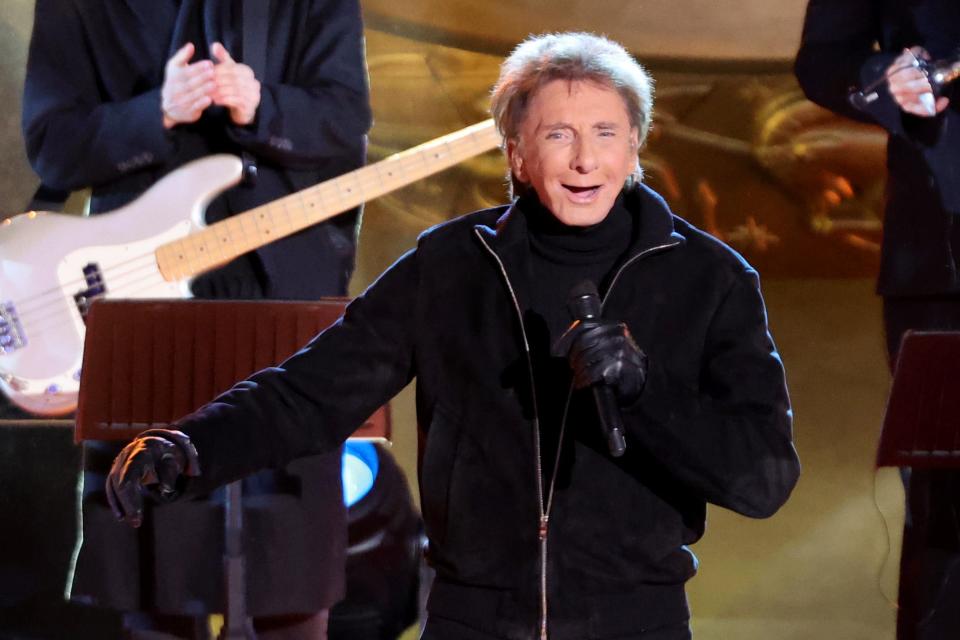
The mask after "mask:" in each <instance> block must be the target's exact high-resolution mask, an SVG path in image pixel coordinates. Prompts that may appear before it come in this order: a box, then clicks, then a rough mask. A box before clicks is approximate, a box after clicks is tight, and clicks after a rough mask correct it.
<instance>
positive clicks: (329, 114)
mask: <svg viewBox="0 0 960 640" xmlns="http://www.w3.org/2000/svg"><path fill="white" fill-rule="evenodd" d="M257 4H259V6H261V7H264V6H266V7H268V8H266V9H264V11H265V12H266V13H265V15H263V16H261V17H260V20H259V21H257V22H256V23H254V21H252V20H251V21H249V22H245V20H244V14H245V12H246V11H248V10H250V9H251V7H253V8H256V6H257ZM253 60H262V68H257V69H256V70H255V69H254V68H253V67H252V66H251V65H253V64H254V62H252V61H253ZM257 66H258V67H259V66H260V65H257ZM370 125H371V111H370V106H369V89H368V81H367V72H366V64H365V59H364V45H363V25H362V19H361V14H360V7H359V3H358V2H357V0H295V1H294V0H289V1H288V0H285V1H284V2H273V3H269V5H266V4H265V3H251V2H249V0H247V1H244V0H160V1H157V0H108V1H104V2H81V1H80V0H38V1H37V4H36V14H35V22H34V28H33V34H32V38H31V42H30V53H29V60H28V65H27V74H26V83H25V91H24V103H23V132H24V136H25V140H26V147H27V153H28V156H29V159H30V161H31V164H32V165H33V167H34V169H35V171H36V172H37V174H38V175H39V176H40V177H41V179H42V180H43V182H44V184H46V185H48V186H49V187H51V188H55V189H63V190H74V189H81V188H87V187H89V188H90V189H91V200H90V211H91V212H92V213H100V212H105V211H110V210H112V209H116V208H117V207H119V206H121V205H125V204H127V203H129V202H130V201H132V200H133V199H135V198H136V197H137V196H138V195H140V194H141V193H142V192H143V191H144V190H146V189H147V188H148V187H150V186H151V185H153V184H154V183H155V182H156V181H157V180H158V179H159V178H160V177H162V176H164V175H166V174H167V173H169V172H170V171H172V170H173V169H176V168H178V167H180V166H182V165H184V164H186V163H187V162H189V161H191V160H194V159H197V158H201V157H203V156H206V155H209V154H213V153H231V154H235V155H239V156H242V157H243V158H244V160H245V162H246V164H247V166H248V168H255V179H248V180H246V181H245V182H244V184H241V185H239V186H237V187H235V188H232V189H230V190H228V191H227V192H225V193H224V194H222V195H221V196H219V197H217V198H216V199H215V200H214V201H213V202H211V203H210V205H209V207H208V209H207V212H206V218H207V222H208V223H212V222H216V221H219V220H221V219H224V218H226V217H228V216H230V215H233V214H234V213H239V212H243V211H246V210H249V209H252V208H254V207H256V206H258V205H261V204H263V203H266V202H269V201H272V200H275V199H277V198H279V197H281V196H284V195H287V194H289V193H292V192H295V191H298V190H300V189H303V188H306V187H308V186H310V185H313V184H315V183H317V182H320V181H323V180H326V179H329V178H332V177H334V176H337V175H340V174H342V173H344V172H346V171H349V170H352V169H355V168H358V167H360V166H361V165H362V164H363V162H364V158H365V148H366V133H367V131H368V129H369V127H370ZM253 174H254V172H253V171H252V170H251V171H249V173H248V176H249V177H250V178H252V177H253ZM188 215H189V212H184V216H185V217H186V216H188ZM358 224H359V211H358V210H353V211H350V212H347V213H344V214H342V215H340V216H337V217H336V218H334V219H332V220H330V221H328V222H326V223H323V224H320V225H316V226H314V227H311V228H309V229H306V230H304V231H302V232H300V233H297V234H295V235H292V236H289V237H286V238H284V239H282V240H279V241H277V242H274V243H272V244H268V245H266V246H264V247H262V248H260V249H258V250H256V251H255V252H251V253H248V254H246V255H243V256H241V257H240V258H238V259H236V260H234V261H233V262H231V263H229V264H228V265H226V266H224V267H223V268H221V269H218V270H216V271H213V272H211V273H208V274H204V275H203V276H201V277H200V278H198V279H197V280H196V281H194V283H193V292H194V295H196V296H197V297H202V298H231V299H258V298H271V299H304V300H310V299H316V298H319V297H321V296H343V295H345V294H346V293H347V283H348V280H349V278H350V275H351V272H352V270H353V267H354V256H355V246H356V237H357V232H358ZM115 452H116V448H115V447H114V446H113V445H112V444H107V443H96V442H93V443H88V444H87V445H86V446H85V451H84V463H83V471H84V474H83V475H84V488H83V499H82V512H83V537H82V545H81V546H80V547H79V550H78V555H77V560H76V571H75V575H74V579H73V584H72V598H73V599H74V600H76V601H80V602H86V603H90V604H95V605H100V606H106V607H109V608H113V609H117V610H120V611H124V612H127V615H126V621H127V625H126V626H127V627H128V631H129V633H130V634H132V637H144V638H146V637H151V638H153V637H158V636H156V635H151V634H156V633H160V632H165V633H169V634H176V635H177V636H189V637H205V635H206V615H207V614H208V613H209V612H212V611H218V610H222V607H223V588H222V567H221V558H222V544H223V543H222V539H223V535H222V515H221V507H220V506H219V504H218V503H217V502H216V501H208V500H195V501H191V502H189V503H186V504H183V505H176V508H175V509H158V510H157V511H156V512H155V513H153V514H152V515H151V526H149V527H145V531H143V532H140V533H138V532H135V531H133V530H131V529H129V528H127V527H123V526H120V525H118V524H117V523H116V522H115V521H114V519H113V517H112V516H111V514H110V512H109V509H108V508H107V506H106V503H105V500H104V494H103V483H104V476H105V474H106V471H107V470H108V469H109V462H110V460H111V459H112V457H113V455H114V454H115ZM340 486H341V485H340V451H339V450H335V451H332V452H330V453H327V454H325V455H322V456H315V457H312V458H309V459H306V460H301V461H297V462H294V463H292V464H291V465H289V466H287V467H285V468H282V469H274V470H270V471H266V472H263V473H260V474H257V475H255V476H253V477H251V478H249V479H247V480H246V481H245V487H244V493H245V495H247V496H248V497H250V500H249V501H248V502H247V503H246V511H247V513H246V514H245V521H246V531H247V534H246V535H247V542H246V544H245V549H246V552H247V572H248V575H249V576H250V577H251V580H250V586H249V590H248V609H249V611H250V613H251V614H252V615H253V616H254V617H255V626H256V627H257V630H258V633H259V637H260V638H261V640H264V639H266V638H311V639H312V638H316V637H319V636H318V634H320V633H325V627H326V616H327V610H328V608H329V607H330V606H331V605H332V604H333V603H334V602H336V601H337V600H339V599H340V598H341V597H342V596H343V592H344V557H345V545H346V542H345V541H346V516H345V508H344V505H343V502H342V498H341V490H340ZM158 540H163V541H165V543H164V544H154V542H155V541H158ZM144 612H146V614H147V615H144ZM163 637H168V636H163Z"/></svg>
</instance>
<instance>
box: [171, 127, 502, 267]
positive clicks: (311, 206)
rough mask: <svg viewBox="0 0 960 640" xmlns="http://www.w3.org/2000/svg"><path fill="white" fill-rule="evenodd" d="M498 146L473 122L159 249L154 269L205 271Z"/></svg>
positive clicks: (496, 138) (488, 130)
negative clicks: (463, 127)
mask: <svg viewBox="0 0 960 640" xmlns="http://www.w3.org/2000/svg"><path fill="white" fill-rule="evenodd" d="M499 144H500V135H499V134H498V133H497V131H496V128H495V127H494V125H493V121H492V120H485V121H483V122H479V123H477V124H475V125H472V126H470V127H467V128H465V129H461V130H460V131H455V132H453V133H451V134H448V135H445V136H443V137H441V138H437V139H435V140H431V141H430V142H426V143H424V144H421V145H419V146H416V147H413V148H412V149H408V150H406V151H402V152H400V153H397V154H394V155H392V156H390V157H388V158H385V159H383V160H381V161H379V162H376V163H374V164H371V165H367V166H365V167H362V168H360V169H357V170H355V171H351V172H349V173H345V174H343V175H341V176H339V177H337V178H334V179H332V180H327V181H325V182H322V183H320V184H318V185H314V186H312V187H309V188H307V189H304V190H302V191H298V192H297V193H293V194H290V195H288V196H285V197H283V198H280V199H279V200H274V201H273V202H269V203H267V204H265V205H261V206H259V207H257V208H255V209H251V210H250V211H245V212H244V213H240V214H237V215H235V216H232V217H230V218H227V219H226V220H222V221H220V222H217V223H216V224H212V225H210V226H209V227H206V228H204V229H203V230H201V231H198V232H196V233H192V234H190V235H188V236H187V237H185V238H182V239H180V240H175V241H173V242H168V243H167V244H164V245H161V246H160V247H158V248H157V250H156V257H157V266H158V268H159V270H160V273H161V274H162V275H163V277H164V279H166V280H168V281H174V280H181V279H183V278H187V277H190V276H194V275H196V274H199V273H203V272H204V271H209V270H210V269H212V268H214V267H217V266H219V265H222V264H224V263H226V262H228V261H230V260H232V259H233V258H236V257H237V256H239V255H242V254H244V253H247V252H248V251H253V250H254V249H257V248H259V247H262V246H263V245H265V244H269V243H271V242H273V241H274V240H279V239H280V238H283V237H285V236H289V235H291V234H293V233H296V232H297V231H300V230H301V229H306V228H307V227H310V226H312V225H315V224H317V223H320V222H323V221H324V220H328V219H329V218H332V217H333V216H335V215H337V214H338V213H343V212H344V211H347V210H349V209H352V208H354V207H356V206H358V205H359V204H361V203H363V202H367V201H368V200H372V199H374V198H377V197H379V196H382V195H384V194H387V193H390V192H391V191H395V190H397V189H400V188H401V187H405V186H407V185H409V184H412V183H414V182H416V181H417V180H420V179H421V178H425V177H426V176H429V175H431V174H434V173H437V172H439V171H442V170H444V169H447V168H448V167H452V166H453V165H455V164H458V163H460V162H462V161H464V160H466V159H468V158H471V157H473V156H475V155H478V154H480V153H483V152H484V151H489V150H490V149H493V148H494V147H496V146H497V145H499Z"/></svg>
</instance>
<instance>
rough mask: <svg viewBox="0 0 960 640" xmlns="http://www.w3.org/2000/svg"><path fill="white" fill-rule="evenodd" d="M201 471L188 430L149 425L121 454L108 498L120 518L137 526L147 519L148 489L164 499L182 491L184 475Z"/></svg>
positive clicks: (111, 476) (110, 479) (109, 481)
mask: <svg viewBox="0 0 960 640" xmlns="http://www.w3.org/2000/svg"><path fill="white" fill-rule="evenodd" d="M198 475H200V459H199V457H198V456H197V450H196V448H194V446H193V444H191V442H190V438H188V437H187V436H186V434H184V433H181V432H179V431H171V430H169V429H149V430H147V431H144V432H143V433H141V434H140V435H139V436H137V437H136V438H135V439H134V440H133V441H131V442H130V444H128V445H127V446H125V447H124V448H123V450H122V451H121V452H120V453H119V454H117V457H116V458H115V459H114V461H113V466H111V467H110V474H109V475H108V476H107V487H106V490H107V502H109V503H110V508H111V509H112V510H113V514H114V515H115V516H116V517H117V520H124V521H126V523H127V524H129V525H131V526H133V527H139V526H140V523H141V522H143V496H142V495H141V489H145V493H147V495H150V496H151V497H153V498H154V499H156V500H158V501H161V502H170V501H172V500H175V499H176V498H177V496H178V495H179V490H178V488H177V481H178V480H179V479H180V478H181V476H187V477H192V476H198Z"/></svg>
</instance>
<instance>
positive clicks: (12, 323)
mask: <svg viewBox="0 0 960 640" xmlns="http://www.w3.org/2000/svg"><path fill="white" fill-rule="evenodd" d="M25 346H27V337H26V334H25V333H24V332H23V325H22V324H20V316H19V315H17V309H16V307H15V306H14V305H13V302H11V301H10V300H7V301H6V302H4V303H2V304H0V354H3V353H13V352H14V351H16V350H17V349H22V348H23V347H25Z"/></svg>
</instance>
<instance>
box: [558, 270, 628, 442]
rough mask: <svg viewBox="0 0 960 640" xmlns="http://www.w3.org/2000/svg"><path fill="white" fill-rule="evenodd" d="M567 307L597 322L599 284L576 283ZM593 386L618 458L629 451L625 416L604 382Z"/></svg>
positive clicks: (603, 425)
mask: <svg viewBox="0 0 960 640" xmlns="http://www.w3.org/2000/svg"><path fill="white" fill-rule="evenodd" d="M568 306H569V308H570V313H571V315H573V318H574V319H575V320H578V321H580V322H583V323H589V322H595V321H598V320H599V319H600V294H599V293H598V292H597V286H596V285H595V284H593V283H592V282H590V281H589V280H584V281H583V282H581V283H580V284H578V285H576V286H575V287H574V288H573V290H572V291H571V292H570V298H569V302H568ZM591 389H592V390H593V399H594V402H596V405H597V416H598V417H599V418H600V429H601V430H602V431H603V434H604V436H605V437H606V439H607V446H608V447H609V449H610V455H611V456H613V457H614V458H619V457H620V456H622V455H623V452H624V451H625V450H626V448H627V443H626V440H625V439H624V437H623V431H624V427H623V418H622V416H621V415H620V407H619V405H618V404H617V399H616V397H615V396H614V393H613V389H611V388H610V387H608V386H607V385H605V384H594V385H593V386H592V387H591Z"/></svg>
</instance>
